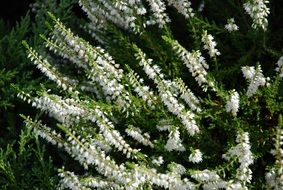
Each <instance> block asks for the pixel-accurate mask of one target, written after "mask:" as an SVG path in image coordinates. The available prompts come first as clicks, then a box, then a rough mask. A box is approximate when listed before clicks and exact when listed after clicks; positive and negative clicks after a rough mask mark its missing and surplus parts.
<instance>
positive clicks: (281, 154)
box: [265, 126, 283, 190]
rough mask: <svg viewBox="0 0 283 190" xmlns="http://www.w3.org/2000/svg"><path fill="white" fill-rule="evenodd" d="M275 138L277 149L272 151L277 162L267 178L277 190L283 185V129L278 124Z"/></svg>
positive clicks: (267, 174)
mask: <svg viewBox="0 0 283 190" xmlns="http://www.w3.org/2000/svg"><path fill="white" fill-rule="evenodd" d="M276 131H277V132H276V136H275V138H274V141H275V143H274V145H275V149H274V150H272V151H271V153H272V154H273V155H274V157H275V159H276V160H275V164H274V165H273V166H272V167H271V168H270V169H269V172H267V173H266V175H265V179H266V182H267V184H268V186H269V187H271V188H272V189H275V190H281V189H282V187H283V179H282V177H283V149H282V145H283V130H282V129H281V128H280V127H279V126H278V127H277V130H276Z"/></svg>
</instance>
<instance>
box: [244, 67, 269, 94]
mask: <svg viewBox="0 0 283 190" xmlns="http://www.w3.org/2000/svg"><path fill="white" fill-rule="evenodd" d="M242 72H243V75H244V77H245V78H246V79H247V80H248V81H249V83H250V84H249V86H248V90H247V93H246V94H247V96H248V97H252V96H253V95H254V94H255V93H256V91H257V89H258V87H259V86H265V85H266V86H268V85H269V83H268V81H269V77H267V78H265V77H264V76H263V74H262V70H261V66H260V65H258V67H257V68H256V69H255V68H254V67H253V66H252V67H249V66H245V67H242Z"/></svg>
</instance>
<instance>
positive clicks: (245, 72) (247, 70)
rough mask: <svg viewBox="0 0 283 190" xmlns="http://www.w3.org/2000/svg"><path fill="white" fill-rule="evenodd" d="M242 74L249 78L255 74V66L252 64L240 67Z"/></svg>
mask: <svg viewBox="0 0 283 190" xmlns="http://www.w3.org/2000/svg"><path fill="white" fill-rule="evenodd" d="M242 72H243V75H244V77H245V78H246V79H248V80H251V79H252V78H253V77H254V75H255V67H254V66H251V67H249V66H245V67H242Z"/></svg>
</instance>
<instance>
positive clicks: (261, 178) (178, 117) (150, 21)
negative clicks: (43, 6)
mask: <svg viewBox="0 0 283 190" xmlns="http://www.w3.org/2000/svg"><path fill="white" fill-rule="evenodd" d="M204 2H205V3H207V4H205V3H204ZM213 3H214V1H213ZM79 4H80V6H81V8H82V10H83V11H84V12H85V13H86V15H87V18H88V20H87V22H85V21H83V20H81V21H80V25H79V27H81V28H82V29H84V30H85V31H86V32H87V33H89V35H90V36H91V37H89V36H87V35H83V34H81V35H80V36H79V35H77V34H75V33H74V32H72V29H70V28H68V23H64V22H63V21H61V20H60V19H59V18H57V17H56V15H54V14H52V13H50V12H48V15H49V17H50V22H48V27H49V30H50V31H49V34H48V35H41V38H42V39H43V40H44V41H45V42H44V43H45V46H46V48H47V51H46V52H41V51H40V52H39V51H37V49H36V48H32V47H31V46H30V45H28V43H26V42H23V45H24V46H25V47H26V50H27V55H28V58H29V59H30V60H31V61H32V62H33V63H34V65H35V66H36V67H37V68H38V69H39V70H40V71H41V72H42V73H43V74H44V75H45V76H46V77H47V78H49V79H50V80H52V81H54V82H55V84H56V85H57V87H58V88H57V89H46V88H44V87H42V88H41V89H38V90H37V91H33V92H27V91H24V90H23V91H20V92H19V94H18V97H20V98H21V99H22V100H25V101H27V102H29V103H30V104H31V105H32V106H33V107H35V108H37V109H38V110H41V111H43V113H46V114H48V116H49V118H50V119H49V120H47V119H46V117H44V118H45V119H44V120H41V119H32V118H30V117H26V120H25V123H26V125H27V127H28V128H31V129H33V132H34V133H35V134H36V135H38V136H40V137H42V138H43V139H45V140H46V141H48V142H49V143H51V144H53V145H55V146H57V147H58V148H59V149H62V150H64V151H65V152H67V153H68V155H69V156H70V157H72V158H73V159H74V160H76V161H78V163H79V164H80V166H81V169H80V170H78V167H72V166H71V165H67V166H65V167H64V166H62V169H60V170H59V177H60V178H61V182H60V184H58V188H59V189H65V188H69V189H129V190H130V189H172V190H177V189H184V190H185V189H227V190H230V189H233V190H235V189H239V190H240V189H261V188H274V189H282V188H283V186H282V175H283V174H282V148H281V146H282V142H283V141H282V127H283V126H282V117H281V115H280V113H281V114H282V110H283V103H282V75H283V73H282V69H283V62H282V52H280V50H278V49H276V45H274V44H275V43H273V37H270V35H271V34H270V33H269V28H268V17H269V15H270V12H271V11H272V10H270V8H269V3H268V1H264V0H246V1H243V2H242V1H235V2H234V1H229V3H227V5H225V6H226V8H227V9H229V11H224V12H222V10H220V9H218V10H215V9H214V7H215V6H211V9H210V4H212V1H203V3H202V4H200V5H195V4H192V3H191V2H190V1H187V0H166V1H165V0H144V1H141V0H130V1H126V0H103V1H102V0H80V1H79ZM202 11H204V12H202ZM217 14H218V15H221V14H222V15H223V16H222V17H221V19H219V17H215V15H217ZM224 16H225V17H226V18H224V19H223V17H224ZM214 18H217V19H216V20H214ZM181 35H182V36H181ZM180 36H181V37H180ZM280 48H282V47H280ZM266 65H268V67H267V68H266ZM273 137H275V141H273V140H272V139H273ZM271 150H273V151H271ZM270 151H271V152H272V154H273V155H274V156H272V154H271V153H270Z"/></svg>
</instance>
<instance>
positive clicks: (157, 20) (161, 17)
mask: <svg viewBox="0 0 283 190" xmlns="http://www.w3.org/2000/svg"><path fill="white" fill-rule="evenodd" d="M147 2H148V3H149V6H150V10H151V12H152V15H151V18H150V20H148V21H147V22H146V24H147V25H154V24H158V26H159V28H163V27H164V26H165V25H166V23H168V22H170V19H169V17H168V16H167V14H166V13H165V10H166V7H165V3H164V2H163V1H162V0H147Z"/></svg>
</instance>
